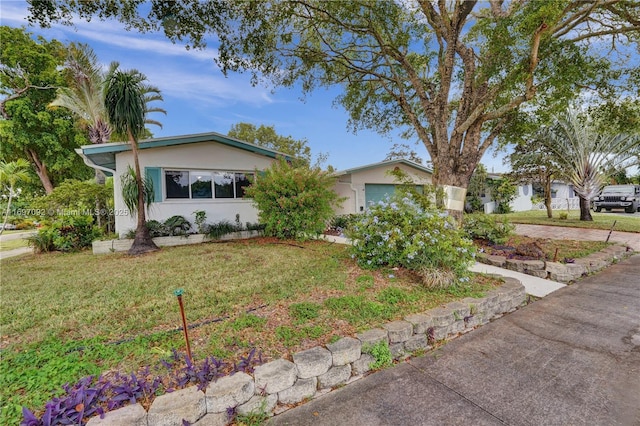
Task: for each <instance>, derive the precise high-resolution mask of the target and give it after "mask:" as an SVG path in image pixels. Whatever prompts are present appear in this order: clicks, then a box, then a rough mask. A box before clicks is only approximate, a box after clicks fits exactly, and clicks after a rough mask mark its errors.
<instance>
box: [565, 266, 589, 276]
mask: <svg viewBox="0 0 640 426" xmlns="http://www.w3.org/2000/svg"><path fill="white" fill-rule="evenodd" d="M565 267H566V268H567V271H568V272H569V273H570V274H572V275H573V276H574V277H575V279H578V278H580V277H581V276H582V275H583V274H586V273H587V268H585V267H584V265H581V264H579V263H567V264H566V265H565Z"/></svg>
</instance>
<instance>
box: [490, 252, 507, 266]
mask: <svg viewBox="0 0 640 426" xmlns="http://www.w3.org/2000/svg"><path fill="white" fill-rule="evenodd" d="M506 262H507V258H506V257H504V256H495V255H489V256H487V263H488V264H489V265H493V266H497V267H499V268H502V267H504V265H505V263H506Z"/></svg>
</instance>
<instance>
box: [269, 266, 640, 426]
mask: <svg viewBox="0 0 640 426" xmlns="http://www.w3.org/2000/svg"><path fill="white" fill-rule="evenodd" d="M269 424H271V425H332V426H333V425H367V426H374V425H503V424H508V425H536V426H537V425H545V426H546V425H607V426H611V425H640V255H635V256H633V257H631V258H629V259H628V260H626V261H624V262H621V263H620V264H617V265H614V266H612V267H610V268H608V269H607V270H605V271H604V272H601V273H599V274H597V275H595V276H592V277H588V278H585V279H584V280H581V281H580V282H578V283H577V284H574V285H572V286H569V287H565V288H563V289H561V290H558V291H556V292H554V293H552V294H551V295H549V296H547V297H545V298H544V299H543V300H540V301H537V302H535V303H533V304H531V305H528V306H526V307H524V308H522V309H520V310H518V311H516V312H514V313H512V314H509V315H507V316H505V317H503V318H500V319H498V320H497V321H494V322H492V323H490V324H488V325H485V326H483V327H480V328H479V329H477V330H475V331H473V332H471V333H469V334H466V335H464V336H462V337H459V338H458V339H455V340H454V341H452V342H449V343H447V344H446V345H444V346H443V347H442V348H440V349H439V350H436V351H435V352H431V353H429V354H427V355H425V356H423V357H419V358H415V359H413V360H411V361H410V362H407V363H403V364H400V365H398V366H396V367H393V368H390V369H387V370H384V371H381V372H378V373H375V374H372V375H370V376H368V377H365V378H364V379H361V380H358V381H357V382H355V383H352V384H350V385H347V386H345V387H343V388H341V389H338V390H336V391H333V392H331V393H329V394H327V395H324V396H322V397H319V398H317V399H315V400H313V401H311V402H309V403H306V404H304V405H301V406H300V407H297V408H294V409H292V410H290V411H288V412H285V413H283V414H281V415H278V416H276V417H274V418H273V419H272V420H271V421H270V422H269Z"/></svg>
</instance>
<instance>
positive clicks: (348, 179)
mask: <svg viewBox="0 0 640 426" xmlns="http://www.w3.org/2000/svg"><path fill="white" fill-rule="evenodd" d="M395 167H398V168H399V169H400V170H402V171H403V172H405V173H406V174H407V175H408V176H409V177H411V179H412V180H413V181H414V182H415V184H416V185H426V184H430V183H431V175H430V174H429V173H426V172H423V171H420V170H416V169H414V168H413V167H410V166H407V165H405V164H402V163H399V164H392V165H391V166H390V165H381V166H379V167H372V168H370V169H364V170H356V171H354V172H353V173H349V174H346V175H342V176H340V177H339V178H338V181H337V182H336V184H335V185H334V191H335V192H336V193H337V194H338V196H340V197H346V200H345V201H343V202H342V207H340V208H335V209H334V210H335V213H336V214H337V215H342V214H353V213H360V212H362V211H364V210H365V209H366V205H365V184H397V183H398V181H397V180H396V178H395V177H394V176H391V175H388V174H387V173H386V172H387V171H388V170H393V169H394V168H395Z"/></svg>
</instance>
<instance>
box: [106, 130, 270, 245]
mask: <svg viewBox="0 0 640 426" xmlns="http://www.w3.org/2000/svg"><path fill="white" fill-rule="evenodd" d="M139 161H140V168H141V170H142V172H143V173H144V168H145V167H160V168H162V169H169V170H213V171H216V170H218V171H227V172H250V173H253V172H254V171H255V170H256V169H258V170H263V169H266V168H268V167H269V166H270V165H271V163H272V162H273V161H274V160H273V159H272V158H269V157H266V156H263V155H260V154H255V153H252V152H249V151H245V150H241V149H238V148H232V147H228V146H225V145H221V144H219V143H215V142H201V143H193V144H183V145H175V146H169V147H159V148H150V149H144V150H141V151H140V153H139ZM128 165H131V166H132V167H133V155H132V153H131V151H127V152H123V153H118V154H117V155H116V171H117V173H116V175H115V176H114V192H115V194H114V204H115V213H116V218H115V222H116V232H117V233H118V234H120V236H123V235H124V234H126V233H127V232H128V231H129V230H131V229H135V227H136V217H135V216H132V215H130V214H128V211H127V208H126V206H125V205H124V202H123V200H122V187H121V182H120V176H121V175H122V174H123V173H126V171H127V166H128ZM164 185H165V182H164V176H163V178H162V194H163V199H162V200H161V201H159V202H158V200H156V202H154V203H153V204H152V205H151V209H150V210H149V214H148V215H147V219H155V220H158V221H163V220H166V219H168V218H169V217H171V216H174V215H181V216H184V217H185V218H186V219H187V220H189V221H190V222H191V223H193V222H194V219H195V215H194V212H195V211H196V210H204V211H205V212H206V213H207V222H208V223H213V222H219V221H221V220H230V221H232V222H233V221H235V220H236V214H239V215H240V222H241V223H242V224H245V223H246V222H257V221H258V211H257V209H256V208H255V207H254V206H253V202H252V201H251V200H249V199H246V200H243V199H224V200H221V199H218V200H216V199H172V200H165V199H164V197H165V196H166V191H165V188H164Z"/></svg>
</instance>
